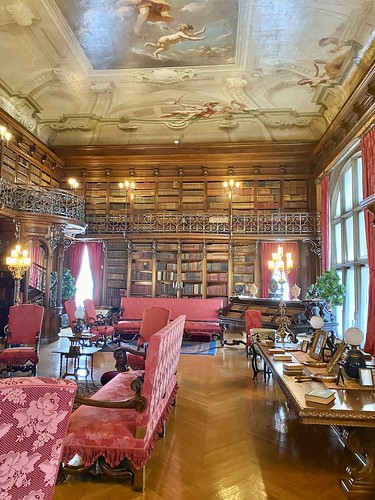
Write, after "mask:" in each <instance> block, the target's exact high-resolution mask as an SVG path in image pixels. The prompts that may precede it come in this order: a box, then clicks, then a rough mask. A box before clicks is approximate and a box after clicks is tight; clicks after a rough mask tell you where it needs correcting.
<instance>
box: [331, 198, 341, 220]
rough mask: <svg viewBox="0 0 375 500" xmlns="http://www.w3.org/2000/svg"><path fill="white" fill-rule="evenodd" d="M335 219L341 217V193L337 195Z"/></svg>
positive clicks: (334, 211) (334, 210)
mask: <svg viewBox="0 0 375 500" xmlns="http://www.w3.org/2000/svg"><path fill="white" fill-rule="evenodd" d="M334 205H335V206H334V209H333V217H334V218H336V217H338V216H339V215H341V193H339V194H338V195H337V200H336V203H335V204H334Z"/></svg>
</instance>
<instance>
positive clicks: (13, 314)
mask: <svg viewBox="0 0 375 500" xmlns="http://www.w3.org/2000/svg"><path fill="white" fill-rule="evenodd" d="M43 315H44V307H42V306H38V305H34V304H21V305H19V306H11V307H10V309H9V323H8V324H7V325H6V327H5V329H4V331H5V348H4V350H3V351H2V352H0V365H2V366H3V368H2V369H0V371H1V372H4V371H5V372H8V373H10V372H17V371H21V372H27V371H31V373H32V375H34V376H35V375H36V368H37V365H38V362H39V340H40V332H41V330H42V323H43ZM0 496H1V495H0Z"/></svg>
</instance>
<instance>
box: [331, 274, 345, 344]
mask: <svg viewBox="0 0 375 500" xmlns="http://www.w3.org/2000/svg"><path fill="white" fill-rule="evenodd" d="M336 272H337V274H338V276H339V278H340V283H342V271H341V269H338V270H337V271H336ZM343 311H344V308H343V306H336V307H335V308H334V309H333V314H334V315H335V318H336V322H337V323H338V326H337V329H336V332H337V336H338V337H339V338H340V339H342V338H343V335H344V328H343V322H344V320H343Z"/></svg>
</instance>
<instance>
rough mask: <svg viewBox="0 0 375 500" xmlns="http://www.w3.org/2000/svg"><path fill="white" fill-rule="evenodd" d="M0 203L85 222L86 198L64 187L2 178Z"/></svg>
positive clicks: (5, 205) (26, 210) (15, 208)
mask: <svg viewBox="0 0 375 500" xmlns="http://www.w3.org/2000/svg"><path fill="white" fill-rule="evenodd" d="M0 203H1V205H2V206H3V207H4V208H9V209H11V210H15V211H17V212H31V213H37V214H45V215H56V216H62V217H67V218H69V219H74V220H77V221H82V222H84V220H85V200H84V199H83V198H82V197H81V196H78V195H76V194H74V193H70V192H68V191H63V190H62V189H53V188H42V187H40V186H34V185H33V186H29V185H27V184H12V183H10V182H8V181H6V180H5V179H0Z"/></svg>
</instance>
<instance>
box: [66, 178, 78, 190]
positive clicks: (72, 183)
mask: <svg viewBox="0 0 375 500" xmlns="http://www.w3.org/2000/svg"><path fill="white" fill-rule="evenodd" d="M68 184H69V186H70V187H71V189H72V190H73V191H75V190H76V189H77V188H78V186H79V184H78V182H77V181H76V180H75V179H73V178H71V179H68Z"/></svg>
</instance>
